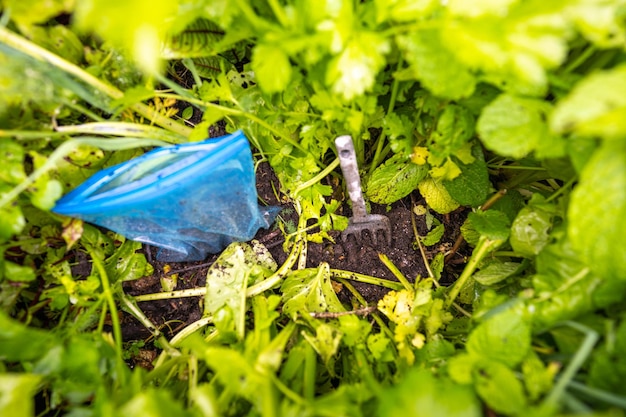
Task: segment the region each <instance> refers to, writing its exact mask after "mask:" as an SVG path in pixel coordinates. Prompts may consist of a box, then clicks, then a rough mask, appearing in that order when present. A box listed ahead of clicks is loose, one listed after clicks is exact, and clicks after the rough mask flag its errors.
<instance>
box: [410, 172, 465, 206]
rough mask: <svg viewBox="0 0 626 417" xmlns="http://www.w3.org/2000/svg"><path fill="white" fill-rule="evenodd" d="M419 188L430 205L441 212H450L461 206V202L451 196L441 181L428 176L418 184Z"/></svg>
mask: <svg viewBox="0 0 626 417" xmlns="http://www.w3.org/2000/svg"><path fill="white" fill-rule="evenodd" d="M418 189H419V191H420V194H421V195H422V197H424V199H426V203H427V204H428V206H429V207H430V208H432V209H433V210H435V211H436V212H437V213H439V214H446V213H450V212H451V211H453V210H456V209H457V208H459V203H457V202H456V201H455V200H454V198H452V197H451V196H450V193H448V191H447V190H446V187H444V186H443V184H442V183H441V182H438V181H435V180H433V179H432V178H427V179H425V180H423V181H422V182H420V183H419V184H418Z"/></svg>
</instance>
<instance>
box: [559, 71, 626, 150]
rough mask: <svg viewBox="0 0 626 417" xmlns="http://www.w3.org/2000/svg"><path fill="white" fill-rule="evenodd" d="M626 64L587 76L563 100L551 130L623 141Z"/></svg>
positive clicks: (625, 132)
mask: <svg viewBox="0 0 626 417" xmlns="http://www.w3.org/2000/svg"><path fill="white" fill-rule="evenodd" d="M624 91H626V65H620V66H618V67H616V68H613V69H611V70H607V71H600V72H597V73H595V74H591V75H589V76H588V77H585V78H584V79H583V80H582V81H581V82H580V83H579V84H577V85H576V86H575V87H574V88H573V89H572V91H571V92H570V94H569V95H567V96H566V97H565V98H564V99H562V100H561V101H559V102H558V103H557V105H556V108H555V109H554V113H553V114H552V117H551V119H550V127H551V128H552V129H554V130H555V131H556V132H559V133H575V134H578V135H580V136H601V137H603V138H607V139H623V137H624V135H626V95H624V94H623V92H624Z"/></svg>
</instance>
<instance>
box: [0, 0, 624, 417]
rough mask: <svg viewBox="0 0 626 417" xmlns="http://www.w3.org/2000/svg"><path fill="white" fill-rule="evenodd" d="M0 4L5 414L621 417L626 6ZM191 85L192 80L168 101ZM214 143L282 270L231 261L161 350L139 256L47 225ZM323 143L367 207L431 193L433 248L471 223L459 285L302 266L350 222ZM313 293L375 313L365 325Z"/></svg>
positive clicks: (63, 223)
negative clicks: (454, 226) (242, 173)
mask: <svg viewBox="0 0 626 417" xmlns="http://www.w3.org/2000/svg"><path fill="white" fill-rule="evenodd" d="M0 4H1V9H0V11H1V12H2V15H1V16H0V92H1V94H0V160H1V161H2V164H1V166H0V254H1V256H0V291H1V292H0V307H1V310H2V312H1V313H0V371H1V373H0V414H2V415H7V416H9V415H12V416H13V415H15V416H17V415H33V414H34V413H35V411H34V410H35V405H34V404H35V398H36V399H37V404H38V405H37V413H39V415H48V414H50V415H62V414H66V413H69V414H70V415H81V416H83V415H84V416H100V415H103V416H104V415H117V414H119V415H134V414H138V413H142V414H144V415H148V416H161V415H181V416H184V415H194V416H215V415H233V416H234V415H263V416H268V417H269V416H279V415H298V416H299V415H303V416H309V415H310V416H326V415H328V416H331V415H332V416H364V415H385V416H387V415H433V416H435V415H437V416H439V415H451V416H456V415H459V416H461V415H463V416H465V415H467V416H470V415H472V416H474V415H481V414H483V413H484V412H486V411H485V410H488V411H487V412H488V413H493V412H495V413H497V414H498V415H541V416H544V415H545V416H548V415H570V414H584V415H590V414H597V415H622V414H623V410H624V409H626V391H624V386H625V384H624V381H626V359H625V358H626V332H625V331H624V329H626V320H625V317H626V316H625V314H626V313H625V310H624V303H623V300H624V297H625V295H626V246H625V245H623V244H622V240H623V239H622V237H623V236H625V235H626V220H625V219H626V148H625V145H624V144H625V143H626V59H625V58H626V54H625V51H624V48H625V46H626V2H625V1H624V0H569V1H566V0H554V1H539V0H480V1H464V0H448V1H446V2H444V1H439V0H414V1H411V0H370V1H361V2H354V1H342V0H325V1H317V0H292V1H281V0H178V1H176V0H167V1H165V0H156V1H152V2H150V4H149V5H148V4H147V3H146V2H144V1H141V0H124V1H110V0H109V1H102V0H81V1H72V0H46V1H44V0H20V1H17V0H3V1H2V2H1V3H0ZM183 67H184V68H186V71H188V72H189V74H191V76H190V78H191V79H193V83H191V85H183V83H177V82H175V81H173V79H175V77H174V74H176V71H174V68H178V69H180V68H183ZM168 75H169V77H168ZM175 104H177V105H179V106H182V107H185V108H187V109H189V108H191V107H193V108H196V109H199V110H201V111H202V112H203V119H202V122H200V123H198V124H196V125H190V124H189V123H187V122H186V118H188V116H189V114H190V111H183V112H180V114H179V111H178V109H177V108H175ZM218 121H223V122H224V123H225V125H226V129H227V130H228V131H234V130H236V129H243V130H244V131H245V133H246V134H247V136H248V137H249V138H250V139H251V141H252V143H253V145H254V147H255V148H256V149H257V150H258V152H259V154H258V158H259V159H264V160H267V161H269V163H270V164H271V165H272V167H273V168H274V170H275V171H276V173H277V175H278V177H279V179H280V183H281V190H280V191H281V192H282V193H283V194H284V195H285V196H286V197H287V198H288V199H289V200H290V201H291V202H293V204H294V206H295V207H296V210H297V211H298V214H299V215H300V222H299V224H298V226H297V228H296V229H295V231H294V230H283V231H284V232H285V249H286V250H287V251H288V252H289V256H288V258H287V261H286V262H285V263H284V264H282V265H276V263H275V262H274V260H272V259H271V257H270V256H269V254H268V253H267V252H266V250H265V249H264V248H263V247H257V246H251V245H248V244H234V245H233V246H231V247H229V248H228V249H227V250H225V251H224V253H223V254H222V255H221V256H220V259H219V260H218V261H217V262H216V265H215V266H214V267H212V268H211V270H210V271H209V273H208V277H209V280H208V282H209V284H207V287H206V288H199V289H196V290H194V291H195V292H193V295H205V296H206V300H207V302H206V303H205V305H204V310H203V311H204V315H203V317H202V318H201V319H200V320H199V321H198V322H196V323H193V324H192V325H190V326H188V327H187V328H185V329H184V330H182V331H181V332H180V333H179V334H178V335H177V336H176V337H174V338H173V339H171V340H167V339H166V338H165V337H164V336H163V335H162V334H161V332H160V331H159V330H158V329H157V328H156V327H155V326H154V325H153V324H152V323H150V322H149V320H148V319H147V318H146V317H145V315H144V314H143V313H142V311H141V308H140V307H141V301H145V300H147V299H158V298H166V295H164V294H154V295H148V296H145V297H144V298H143V299H142V298H140V297H135V298H133V297H131V296H129V295H127V294H125V293H124V292H123V290H122V282H123V281H126V280H133V279H138V278H140V277H143V276H146V275H149V274H150V273H151V269H152V267H151V266H150V265H149V263H148V262H147V261H146V259H145V257H144V255H143V254H141V253H139V252H137V251H138V249H140V247H141V245H140V244H138V243H135V242H131V241H127V240H125V239H124V238H123V237H122V236H118V235H115V234H113V233H103V232H101V231H100V230H98V229H96V228H94V227H92V226H90V225H88V224H83V223H82V222H80V221H78V220H73V219H68V218H62V217H61V216H58V215H54V214H52V213H51V212H50V209H51V208H52V207H53V206H54V204H55V202H56V200H57V199H58V198H59V197H60V196H61V195H62V194H63V193H65V192H67V191H69V190H71V189H72V188H73V187H75V186H76V185H78V184H80V183H81V182H82V181H83V180H84V179H86V178H88V177H89V176H90V175H91V174H93V173H94V172H96V171H97V170H99V169H101V168H103V167H105V166H109V165H112V164H115V163H118V162H121V161H125V160H128V159H130V158H132V157H133V156H136V155H139V154H141V153H142V152H144V151H145V150H146V149H149V148H150V147H153V146H162V145H166V144H171V143H182V142H186V141H196V140H201V139H203V138H204V137H205V136H206V132H207V129H208V127H209V126H212V125H213V124H215V123H216V122H218ZM342 134H350V135H352V136H353V138H354V140H355V146H356V149H357V154H358V159H359V163H360V166H361V167H362V168H363V176H364V186H365V192H366V195H367V197H368V199H370V200H371V201H373V202H377V203H382V204H391V203H393V202H395V201H397V200H399V199H401V198H403V197H405V196H406V195H408V194H409V193H411V192H412V191H414V190H415V189H418V190H419V192H420V193H421V194H422V195H423V197H424V198H425V200H426V203H427V205H428V207H427V208H423V207H422V208H415V210H416V211H418V212H419V213H418V214H419V215H420V216H425V217H424V218H425V221H426V223H427V225H428V228H429V229H430V230H431V231H430V232H429V234H428V235H427V236H423V237H421V238H420V237H418V236H416V240H417V241H419V242H423V244H426V245H429V246H430V245H435V244H437V243H438V242H439V239H440V238H441V235H442V233H443V232H442V225H441V223H439V222H438V221H437V220H436V218H435V217H434V216H433V215H432V214H431V213H430V210H432V211H435V212H438V213H441V214H445V213H449V212H450V211H453V210H455V209H456V208H458V207H460V206H465V207H470V208H471V209H472V213H471V214H470V215H469V216H468V220H467V221H466V222H465V224H464V225H463V227H462V232H463V236H464V238H465V239H466V240H467V242H468V243H469V244H470V245H471V246H472V247H473V254H472V256H471V258H470V259H469V260H468V262H467V264H466V267H465V269H464V270H463V272H462V273H461V275H460V276H459V277H458V280H457V281H456V283H455V284H454V285H453V286H451V287H449V288H444V287H440V286H439V284H438V282H437V281H438V279H439V277H440V274H441V271H442V268H443V263H444V262H443V256H442V255H441V256H438V257H436V258H435V259H434V260H433V261H432V262H431V263H430V265H429V276H426V277H408V278H410V280H408V279H407V278H406V277H402V276H400V277H399V282H389V281H386V280H383V279H380V278H378V277H367V276H356V275H350V274H348V273H346V271H338V270H332V269H330V268H329V266H328V265H327V264H322V265H319V266H318V267H316V268H305V265H306V242H307V241H315V242H320V241H323V240H324V239H329V238H330V236H329V234H328V232H329V231H330V230H333V229H335V230H341V229H342V228H344V227H345V226H346V224H347V219H346V218H345V217H343V216H340V215H338V214H336V210H337V208H338V207H339V205H340V202H339V201H337V200H335V199H334V197H333V195H332V189H331V187H329V186H327V185H324V184H323V183H321V180H322V179H323V178H325V177H326V176H328V175H334V174H333V172H334V171H335V169H336V168H337V165H338V162H337V159H336V155H335V150H334V146H333V140H334V138H335V137H337V136H339V135H342ZM505 190H506V194H505ZM312 223H314V224H315V225H316V226H319V231H317V232H315V233H313V232H310V230H311V228H310V227H309V228H307V227H306V226H307V224H308V225H309V226H310V225H311V224H312ZM284 229H287V228H286V227H284ZM316 230H317V229H316ZM75 251H79V252H81V253H85V254H86V255H87V256H88V257H89V259H90V260H91V262H92V264H93V268H92V271H91V273H90V274H89V276H88V277H86V278H81V277H80V276H77V275H76V274H74V273H73V271H72V265H70V263H69V262H68V259H69V258H71V256H70V255H72V254H74V253H75ZM416 256H417V255H416ZM225 271H226V272H225ZM414 278H415V280H413V279H414ZM331 279H333V280H337V281H340V282H341V283H342V284H343V285H344V286H347V287H350V284H349V280H348V279H357V280H362V281H366V282H370V283H377V284H379V285H381V286H385V287H388V288H390V289H392V290H393V291H391V292H390V293H389V294H388V295H387V296H385V298H384V299H383V300H381V301H380V303H379V304H378V305H377V306H376V311H375V312H374V313H373V314H372V316H365V315H363V314H364V313H363V311H365V310H362V309H363V308H367V306H365V305H363V304H364V300H362V299H359V297H358V294H355V305H354V306H347V305H343V304H342V303H341V302H340V301H339V300H338V299H337V297H336V295H335V292H334V290H333V287H332V285H331ZM413 281H415V283H414V284H413V283H411V282H413ZM217 294H221V295H219V296H217ZM177 295H179V296H186V295H189V294H187V293H185V294H183V293H180V294H177ZM118 309H123V310H124V311H126V312H128V313H130V314H132V315H134V316H135V317H136V318H137V319H138V320H140V321H141V322H142V324H143V325H144V326H145V327H146V328H147V329H148V330H149V331H150V332H151V333H152V335H153V338H154V339H155V340H156V343H157V344H158V346H159V348H160V349H162V353H161V355H160V356H159V358H158V359H157V360H155V362H154V369H153V370H151V371H149V372H148V371H146V370H143V369H132V370H131V369H129V368H128V366H127V365H126V363H125V362H124V360H125V359H128V358H129V357H130V356H132V355H133V352H134V351H135V350H136V349H137V346H129V345H125V344H123V341H122V334H121V326H120V322H119V317H118ZM359 309H361V310H359ZM348 310H356V311H357V312H359V311H361V314H347V313H348ZM367 312H371V310H367ZM105 321H106V322H110V323H111V324H112V332H110V333H109V332H105V331H104V329H105Z"/></svg>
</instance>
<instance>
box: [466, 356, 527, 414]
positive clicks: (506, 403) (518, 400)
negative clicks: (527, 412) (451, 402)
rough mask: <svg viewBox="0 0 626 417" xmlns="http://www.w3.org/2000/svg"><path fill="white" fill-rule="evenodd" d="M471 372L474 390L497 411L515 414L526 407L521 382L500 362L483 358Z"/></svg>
mask: <svg viewBox="0 0 626 417" xmlns="http://www.w3.org/2000/svg"><path fill="white" fill-rule="evenodd" d="M472 374H473V379H474V387H475V388H476V392H478V395H480V397H481V398H482V399H483V401H485V403H487V405H489V407H490V408H491V409H493V410H494V411H496V412H497V413H502V414H505V415H516V414H519V413H521V412H522V411H523V410H524V408H525V407H526V404H527V402H528V401H527V399H526V395H525V393H524V387H523V386H522V383H521V382H520V381H519V379H517V376H516V375H515V373H514V372H513V371H512V370H511V369H509V368H507V367H506V366H505V365H503V364H502V363H500V362H496V361H489V360H487V359H483V360H481V361H479V362H478V363H477V364H476V365H475V366H474V369H473V373H472Z"/></svg>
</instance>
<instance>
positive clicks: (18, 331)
mask: <svg viewBox="0 0 626 417" xmlns="http://www.w3.org/2000/svg"><path fill="white" fill-rule="evenodd" d="M33 341H36V343H33ZM56 344H57V340H56V339H55V337H54V335H53V334H52V333H50V332H46V331H44V330H39V329H31V328H29V327H27V326H25V325H24V324H22V323H20V322H18V321H15V320H13V319H12V318H10V317H9V316H7V315H6V313H4V311H0V359H1V360H3V361H10V362H21V361H32V360H37V359H40V358H42V357H43V356H45V355H46V354H47V352H48V351H49V350H51V349H52V348H53V347H54V346H55V345H56Z"/></svg>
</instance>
